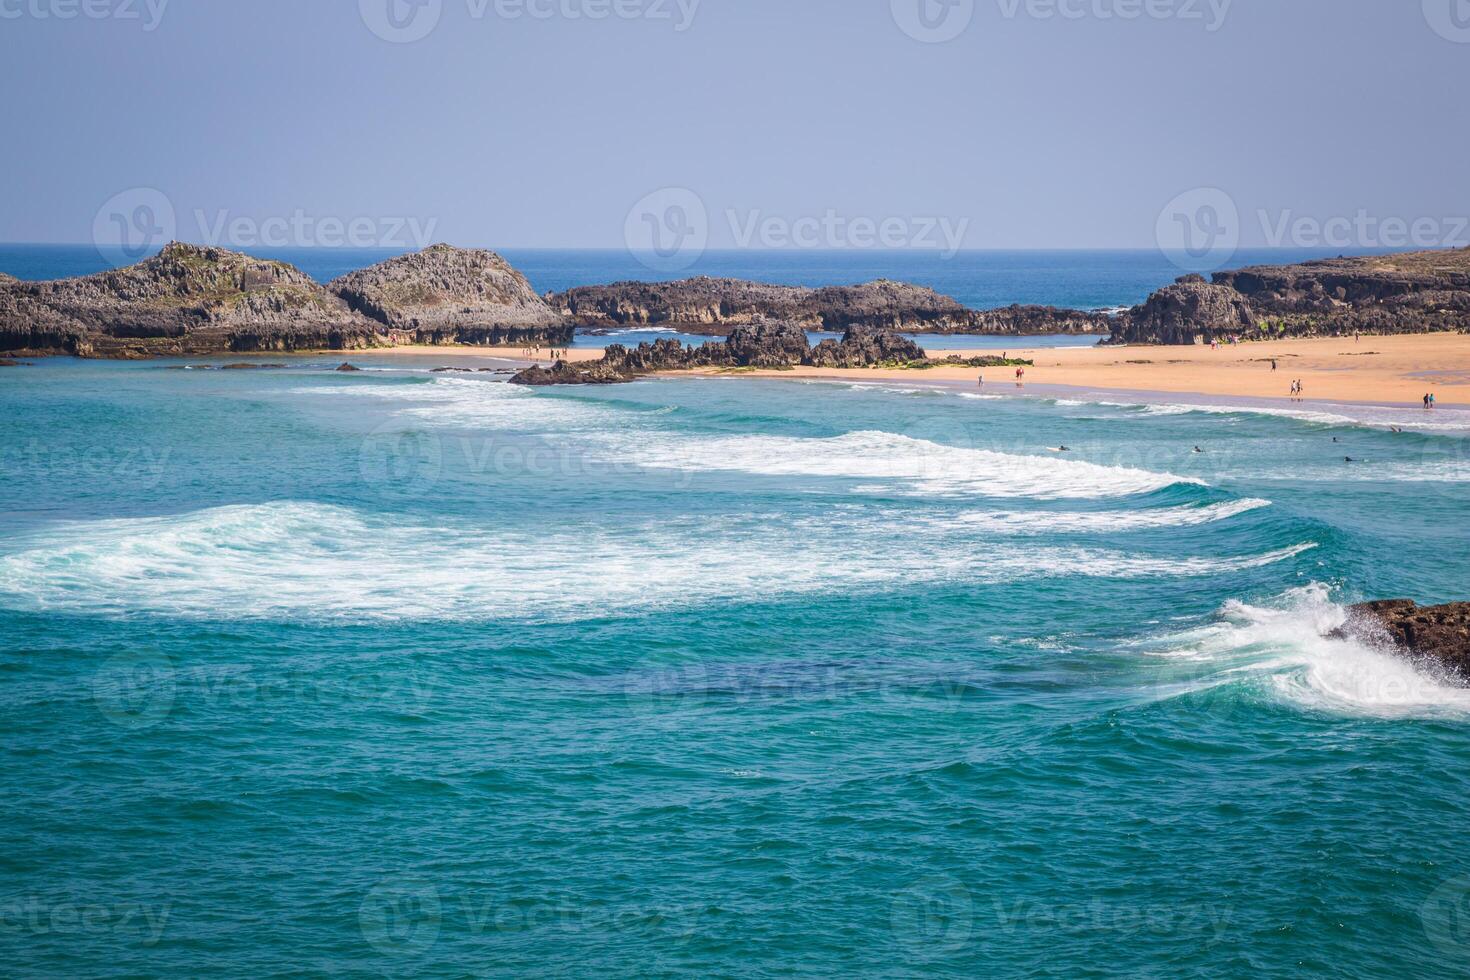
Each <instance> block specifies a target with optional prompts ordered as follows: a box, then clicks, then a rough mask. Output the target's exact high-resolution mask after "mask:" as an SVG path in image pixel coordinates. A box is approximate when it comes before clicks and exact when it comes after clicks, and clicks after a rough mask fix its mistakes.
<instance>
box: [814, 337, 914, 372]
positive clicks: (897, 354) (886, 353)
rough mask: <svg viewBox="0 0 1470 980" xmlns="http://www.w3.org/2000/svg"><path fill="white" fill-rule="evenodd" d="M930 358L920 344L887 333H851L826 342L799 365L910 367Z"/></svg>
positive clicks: (819, 345) (818, 346) (815, 348)
mask: <svg viewBox="0 0 1470 980" xmlns="http://www.w3.org/2000/svg"><path fill="white" fill-rule="evenodd" d="M927 356H928V355H926V354H925V353H924V349H923V348H922V347H920V346H919V345H918V344H916V343H914V342H913V341H912V340H909V339H908V338H907V337H900V336H899V335H898V334H896V333H891V332H889V331H887V330H883V331H873V330H849V331H848V332H847V334H846V335H845V336H844V337H843V338H842V342H841V343H838V342H837V341H835V340H823V341H822V342H821V343H819V344H817V346H816V347H813V348H812V349H811V352H810V353H808V354H807V355H806V356H805V357H804V358H803V359H802V360H801V362H800V363H802V364H807V365H811V366H812V367H825V368H860V367H872V366H873V365H875V364H908V363H911V362H914V361H923V360H925V359H926V357H927Z"/></svg>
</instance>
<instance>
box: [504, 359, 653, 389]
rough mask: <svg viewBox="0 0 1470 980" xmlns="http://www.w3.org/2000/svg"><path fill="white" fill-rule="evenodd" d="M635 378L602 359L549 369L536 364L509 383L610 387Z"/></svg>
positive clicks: (540, 385) (558, 363)
mask: <svg viewBox="0 0 1470 980" xmlns="http://www.w3.org/2000/svg"><path fill="white" fill-rule="evenodd" d="M636 378H637V376H636V375H632V374H625V373H623V372H622V371H620V370H618V368H616V367H614V366H612V365H610V364H609V363H608V362H607V361H606V360H605V359H604V360H601V361H590V362H586V363H583V364H569V363H567V362H566V361H557V362H556V363H555V364H553V365H552V366H551V367H550V368H544V367H541V366H540V365H539V364H538V365H535V366H533V367H529V368H526V369H525V370H524V371H522V372H520V373H519V374H517V375H515V376H514V377H512V378H511V379H510V383H511V384H513V385H529V386H531V387H542V386H546V385H612V384H626V383H627V382H630V381H634V380H636Z"/></svg>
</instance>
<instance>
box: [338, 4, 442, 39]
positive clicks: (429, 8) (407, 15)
mask: <svg viewBox="0 0 1470 980" xmlns="http://www.w3.org/2000/svg"><path fill="white" fill-rule="evenodd" d="M357 10H358V12H359V13H360V14H362V22H363V23H364V24H366V25H367V29H368V30H370V31H372V32H373V33H374V34H376V35H377V36H378V37H380V38H382V39H383V40H385V41H389V42H391V43H393V44H412V43H413V42H414V41H422V40H423V39H424V38H426V37H428V36H429V34H430V33H431V32H432V31H433V30H434V28H435V27H438V26H439V16H440V15H441V14H442V13H443V12H444V0H357Z"/></svg>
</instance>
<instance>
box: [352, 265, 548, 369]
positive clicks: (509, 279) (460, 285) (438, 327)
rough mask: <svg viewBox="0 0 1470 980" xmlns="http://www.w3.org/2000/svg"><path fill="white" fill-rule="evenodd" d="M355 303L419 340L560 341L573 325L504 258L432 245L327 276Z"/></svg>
mask: <svg viewBox="0 0 1470 980" xmlns="http://www.w3.org/2000/svg"><path fill="white" fill-rule="evenodd" d="M327 290H328V291H329V292H331V293H334V294H335V295H337V296H338V297H340V298H341V299H342V300H343V301H345V302H346V303H347V305H348V306H349V307H350V308H351V309H352V310H354V311H356V312H358V313H361V314H363V315H364V316H366V317H368V318H369V319H371V320H374V321H376V322H378V323H380V324H382V325H383V326H384V327H386V328H387V329H388V331H389V332H390V333H391V334H393V335H394V336H395V337H400V338H403V339H404V340H405V341H406V342H409V343H416V344H476V345H489V346H500V345H510V346H528V345H533V344H546V345H554V346H562V345H564V344H570V343H571V342H572V333H573V331H574V327H573V325H572V324H571V323H569V322H568V321H567V320H566V319H565V318H564V317H562V316H561V315H560V314H559V313H557V312H556V311H555V310H553V309H552V308H551V307H550V306H548V305H547V303H546V301H545V300H544V299H543V298H542V297H541V296H540V295H538V294H537V293H536V291H535V290H534V289H532V288H531V284H530V283H529V282H528V281H526V277H525V276H523V275H521V273H519V272H517V271H516V270H515V269H514V268H512V267H511V264H510V263H509V262H507V261H505V259H503V258H501V257H500V256H499V255H496V254H495V253H494V252H489V251H486V250H484V249H478V248H454V247H452V246H450V245H433V246H430V247H429V248H426V249H424V250H423V251H422V252H415V253H413V254H410V255H401V256H399V257H398V258H394V259H389V260H388V261H386V262H380V263H379V264H377V265H375V266H371V267H369V268H366V269H362V270H359V271H357V272H351V273H348V274H347V275H345V276H342V277H341V278H339V279H334V280H333V281H332V282H330V283H328V284H327Z"/></svg>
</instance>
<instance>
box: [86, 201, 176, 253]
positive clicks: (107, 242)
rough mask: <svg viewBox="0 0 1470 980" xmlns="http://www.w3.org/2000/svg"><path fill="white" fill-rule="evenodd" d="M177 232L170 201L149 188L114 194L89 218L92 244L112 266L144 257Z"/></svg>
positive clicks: (172, 237) (171, 238)
mask: <svg viewBox="0 0 1470 980" xmlns="http://www.w3.org/2000/svg"><path fill="white" fill-rule="evenodd" d="M177 232H178V220H177V218H176V217H175V215H174V205H173V202H172V201H170V200H169V199H168V195H166V194H164V193H163V191H160V190H157V189H155V188H152V187H133V188H129V189H128V190H125V191H123V192H121V193H119V194H114V195H113V196H112V197H110V198H108V199H107V203H105V204H103V205H102V207H100V208H98V209H97V215H96V217H94V218H93V219H92V244H93V245H95V246H96V247H97V251H98V253H99V254H100V255H101V256H102V258H103V259H104V260H105V261H106V262H107V263H108V264H110V265H112V266H122V265H132V264H133V263H134V262H137V261H139V260H140V259H143V258H146V257H147V256H149V255H151V254H152V253H154V252H156V251H158V250H159V249H160V248H162V247H163V246H164V245H166V244H168V243H169V242H171V241H173V240H174V238H175V236H176V235H177Z"/></svg>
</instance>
